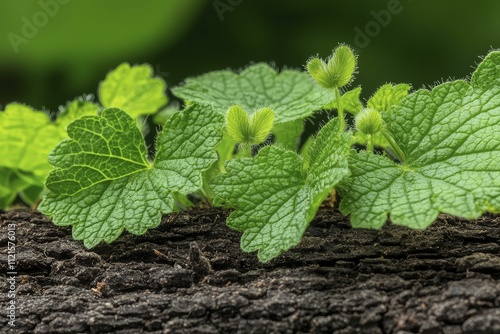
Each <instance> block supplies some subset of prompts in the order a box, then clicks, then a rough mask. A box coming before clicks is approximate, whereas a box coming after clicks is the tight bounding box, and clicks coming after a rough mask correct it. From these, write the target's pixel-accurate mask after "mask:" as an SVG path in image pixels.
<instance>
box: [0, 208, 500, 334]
mask: <svg viewBox="0 0 500 334" xmlns="http://www.w3.org/2000/svg"><path fill="white" fill-rule="evenodd" d="M225 217H226V213H225V212H223V211H219V210H194V211H189V212H182V213H176V214H173V215H170V216H166V217H164V218H163V223H162V225H161V226H160V227H159V228H157V229H154V230H150V231H149V232H148V233H147V234H146V235H144V236H139V237H138V236H132V235H128V234H124V235H123V236H122V237H120V238H119V239H118V240H117V241H116V242H115V243H113V244H111V245H100V246H98V247H96V248H94V249H92V250H88V249H86V248H85V247H84V246H83V245H82V243H81V242H79V241H75V240H73V239H72V238H71V230H70V229H69V228H60V227H57V226H54V225H52V224H51V223H50V221H49V220H47V219H46V218H45V217H44V216H42V215H40V214H39V213H36V212H30V211H23V210H12V211H8V212H2V213H0V223H1V228H2V231H3V232H5V231H6V230H7V224H9V223H15V224H16V237H17V247H16V251H17V260H18V264H17V266H18V272H19V276H18V282H17V291H16V292H17V296H16V300H17V303H18V309H17V320H16V327H15V328H13V327H10V326H8V324H7V318H6V316H5V315H4V316H2V317H1V320H0V327H1V330H0V331H1V332H2V333H134V334H135V333H400V334H403V333H427V334H431V333H450V334H451V333H500V217H499V216H494V215H487V216H484V217H482V218H480V219H478V220H476V221H465V220H460V219H456V218H452V217H449V216H444V215H443V216H441V217H439V220H438V221H437V222H436V223H435V224H434V225H433V226H431V227H430V228H429V229H427V230H425V231H414V230H410V229H407V228H404V227H399V226H392V225H387V226H386V227H384V228H383V229H382V230H380V231H373V230H361V229H358V230H356V229H352V228H350V225H349V223H348V221H347V220H346V218H343V217H342V216H340V215H339V214H338V212H337V211H334V210H332V209H326V208H324V209H322V210H320V212H319V213H318V215H317V217H316V218H315V220H314V221H313V222H312V223H311V226H310V227H309V228H308V230H307V232H306V235H305V237H304V238H303V241H302V243H301V244H300V245H299V246H297V247H295V248H293V249H292V250H291V251H289V252H286V253H284V254H283V255H281V256H280V257H279V258H277V259H275V260H274V261H272V262H271V263H269V264H259V263H258V261H257V259H256V255H255V254H245V253H242V252H241V250H240V247H239V237H240V234H239V233H237V232H235V231H232V230H230V229H228V228H227V227H226V226H225V224H224V220H225ZM0 245H1V247H2V249H3V254H4V258H6V250H7V234H6V233H2V234H1V236H0ZM6 266H7V263H6V261H5V260H4V261H2V262H1V267H2V273H5V272H6V271H7V267H6ZM2 281H3V282H2V286H3V287H5V286H6V283H5V276H2ZM5 292H6V290H5ZM8 300H9V299H8V297H7V294H6V293H2V294H0V306H1V309H2V310H4V312H3V313H4V314H5V313H6V311H5V310H6V307H7V303H8Z"/></svg>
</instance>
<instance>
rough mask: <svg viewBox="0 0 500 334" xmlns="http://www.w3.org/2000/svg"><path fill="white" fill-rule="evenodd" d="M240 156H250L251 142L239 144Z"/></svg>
mask: <svg viewBox="0 0 500 334" xmlns="http://www.w3.org/2000/svg"><path fill="white" fill-rule="evenodd" d="M239 152H240V156H241V157H245V158H251V157H252V145H251V144H241V145H240V150H239Z"/></svg>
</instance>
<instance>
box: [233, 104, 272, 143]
mask: <svg viewBox="0 0 500 334" xmlns="http://www.w3.org/2000/svg"><path fill="white" fill-rule="evenodd" d="M273 124H274V112H273V110H272V109H271V108H262V109H260V110H259V111H257V112H255V113H254V114H253V115H252V116H250V117H249V116H248V114H247V113H246V111H244V110H243V108H241V107H240V106H232V107H230V108H229V109H228V111H227V114H226V125H227V132H228V133H229V135H230V136H231V137H232V138H233V139H234V140H235V141H236V142H237V143H240V144H249V145H257V144H260V143H262V142H264V141H265V140H266V138H267V136H269V133H270V132H271V130H272V129H273Z"/></svg>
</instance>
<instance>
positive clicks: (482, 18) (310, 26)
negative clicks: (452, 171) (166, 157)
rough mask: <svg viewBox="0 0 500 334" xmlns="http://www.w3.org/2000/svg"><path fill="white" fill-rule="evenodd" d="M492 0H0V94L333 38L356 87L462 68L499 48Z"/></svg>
mask: <svg viewBox="0 0 500 334" xmlns="http://www.w3.org/2000/svg"><path fill="white" fill-rule="evenodd" d="M499 16H500V2H499V1H498V0H497V1H495V0H483V1H481V2H472V1H456V0H454V1H452V0H441V1H439V2H438V1H431V0H420V1H418V0H413V1H412V0H399V1H398V0H377V1H367V0H366V1H359V0H358V1H355V0H354V1H325V0H308V1H303V0H287V1H263V0H150V1H132V0H107V1H102V0H101V1H99V0H40V1H38V0H33V1H28V0H25V1H21V0H2V1H1V3H0V36H1V42H0V104H1V105H5V104H7V103H9V102H13V101H19V102H23V103H26V104H29V105H31V106H33V107H35V108H37V109H42V108H43V109H45V110H51V111H54V110H57V107H58V106H59V105H63V104H65V103H66V101H67V100H71V99H73V98H74V97H76V96H79V95H82V94H95V93H96V91H97V85H98V83H99V81H101V80H102V79H104V77H105V75H106V73H107V72H108V71H109V70H111V69H113V68H114V67H116V66H117V65H118V64H119V63H121V62H124V61H127V62H130V63H132V64H137V63H150V64H151V65H152V66H153V67H154V68H155V69H156V72H157V75H159V76H161V77H163V78H164V79H165V80H166V81H167V83H168V85H169V86H170V87H172V86H175V85H177V84H179V83H180V82H182V80H183V79H184V78H186V77H187V76H192V75H198V74H202V73H204V72H207V71H211V70H218V69H225V68H232V69H238V68H241V67H244V66H245V65H247V64H249V63H250V62H259V61H265V62H273V63H275V64H276V66H277V67H279V68H283V67H284V66H287V67H292V68H301V67H303V65H304V63H305V62H306V60H307V59H308V58H309V57H310V56H311V55H315V54H319V55H320V56H322V57H326V56H328V55H329V54H330V52H331V50H332V49H333V48H334V47H335V46H336V45H338V43H346V44H349V45H351V46H353V47H354V48H355V49H356V50H357V51H358V53H359V75H358V76H357V79H356V81H355V82H354V86H357V85H359V84H362V86H363V97H365V98H367V97H369V96H370V95H371V94H372V92H373V91H374V90H375V89H376V88H377V87H378V86H380V85H382V84H384V83H386V82H395V83H398V82H408V83H411V84H412V85H413V87H414V88H420V87H422V86H423V85H426V86H429V85H433V84H435V83H437V82H440V81H442V80H443V79H448V78H450V77H451V78H464V77H466V76H467V75H469V74H470V72H471V70H472V69H471V67H472V66H474V64H475V63H477V62H478V61H479V56H484V55H485V54H486V53H487V52H488V51H489V50H491V49H492V48H498V47H500V19H499Z"/></svg>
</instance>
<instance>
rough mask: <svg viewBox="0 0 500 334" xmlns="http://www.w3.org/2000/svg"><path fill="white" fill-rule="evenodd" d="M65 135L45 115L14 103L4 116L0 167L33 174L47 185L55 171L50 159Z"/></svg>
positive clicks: (0, 125)
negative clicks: (48, 175) (50, 173)
mask: <svg viewBox="0 0 500 334" xmlns="http://www.w3.org/2000/svg"><path fill="white" fill-rule="evenodd" d="M65 135H66V134H65V131H64V129H62V128H60V127H58V126H56V125H55V124H54V123H52V122H51V120H50V118H49V116H48V115H47V114H45V113H44V112H41V111H35V110H34V109H32V108H30V107H28V106H26V105H22V104H18V103H11V104H9V105H7V106H6V107H5V111H4V112H0V143H2V145H0V157H2V159H1V160H0V166H2V167H9V168H12V169H15V170H21V171H23V172H32V173H34V174H35V175H36V176H38V177H39V178H40V180H41V181H40V182H43V179H44V178H45V176H46V175H47V174H48V172H49V171H50V169H51V168H52V167H51V166H50V165H49V163H48V162H47V155H48V154H49V152H50V150H51V149H53V148H54V146H56V144H57V143H58V142H59V141H60V140H61V139H63V138H64V137H65Z"/></svg>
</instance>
